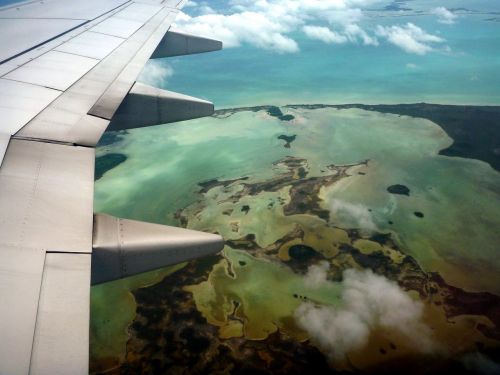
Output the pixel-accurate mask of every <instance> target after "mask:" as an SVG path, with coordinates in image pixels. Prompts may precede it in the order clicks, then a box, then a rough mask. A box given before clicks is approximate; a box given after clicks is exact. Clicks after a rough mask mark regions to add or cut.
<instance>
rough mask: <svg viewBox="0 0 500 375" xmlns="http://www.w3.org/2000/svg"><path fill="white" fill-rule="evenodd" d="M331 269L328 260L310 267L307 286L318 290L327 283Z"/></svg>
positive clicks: (306, 278) (306, 277) (306, 280)
mask: <svg viewBox="0 0 500 375" xmlns="http://www.w3.org/2000/svg"><path fill="white" fill-rule="evenodd" d="M329 269H330V264H329V263H328V262H327V261H326V260H324V261H321V262H319V264H317V265H316V264H313V265H312V266H310V267H309V268H308V269H307V274H306V276H305V283H306V285H307V286H309V287H310V288H317V287H319V286H321V285H322V284H324V283H326V282H327V275H328V270H329Z"/></svg>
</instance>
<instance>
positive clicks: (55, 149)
mask: <svg viewBox="0 0 500 375" xmlns="http://www.w3.org/2000/svg"><path fill="white" fill-rule="evenodd" d="M184 2H185V0H182V1H179V0H163V1H161V0H158V1H155V0H142V1H135V0H133V1H124V0H85V1H69V0H43V1H28V2H24V3H18V4H14V5H11V6H7V7H4V8H0V165H1V166H0V301H1V303H0V375H4V374H5V375H15V374H51V375H54V374H86V373H88V353H89V294H90V284H91V279H92V282H93V283H99V282H105V281H109V280H113V279H116V278H120V277H125V276H129V275H133V274H136V273H139V272H144V271H147V270H151V269H155V268H159V267H162V266H165V265H169V264H173V263H176V262H180V261H183V260H187V259H192V258H195V257H198V256H203V255H206V254H210V253H214V252H217V251H219V250H220V249H221V248H222V245H223V241H222V239H221V238H220V236H217V235H214V234H206V233H200V232H193V231H187V230H183V229H180V228H169V227H165V226H161V225H155V224H148V223H141V222H135V221H131V220H124V219H118V218H113V217H110V216H106V215H100V214H94V213H93V184H94V161H95V152H94V146H95V145H96V143H97V142H98V140H99V138H100V137H101V135H102V134H103V132H104V131H105V130H106V128H107V127H108V125H109V124H110V123H111V124H112V128H113V129H124V128H134V127H141V126H148V125H155V124H161V123H166V122H173V121H179V120H186V119H190V118H195V117H201V116H206V115H210V114H211V113H212V112H213V105H212V103H209V102H206V101H203V100H199V99H197V98H192V97H189V96H186V95H181V94H177V93H172V92H169V91H164V90H161V89H158V88H153V87H149V86H145V85H142V84H137V83H136V82H135V80H136V78H137V76H138V74H139V73H140V71H141V70H142V68H143V66H144V64H145V63H146V62H147V60H148V59H149V58H151V57H153V58H161V57H169V56H176V55H183V54H189V53H197V52H208V51H213V50H217V49H220V48H222V44H221V43H220V42H218V41H214V40H210V39H205V38H199V37H193V36H189V35H185V34H179V33H174V32H169V28H170V25H171V24H172V22H173V20H174V18H175V16H176V15H177V13H178V12H179V9H180V8H181V7H182V5H183V3H184Z"/></svg>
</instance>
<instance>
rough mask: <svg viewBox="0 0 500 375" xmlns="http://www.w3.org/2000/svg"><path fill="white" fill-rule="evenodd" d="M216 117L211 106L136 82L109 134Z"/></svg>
mask: <svg viewBox="0 0 500 375" xmlns="http://www.w3.org/2000/svg"><path fill="white" fill-rule="evenodd" d="M213 113H214V105H213V104H212V103H211V102H208V101H206V100H203V99H198V98H195V97H192V96H188V95H184V94H179V93H176V92H173V91H167V90H163V89H159V88H157V87H152V86H148V85H145V84H142V83H139V82H136V83H135V84H134V86H133V87H132V89H131V90H130V91H129V93H128V94H127V96H126V97H125V99H123V101H122V103H121V104H120V107H118V110H117V111H116V113H115V115H114V116H113V119H112V120H111V123H110V124H109V127H108V129H107V130H122V129H133V128H142V127H146V126H152V125H160V124H167V123H171V122H177V121H184V120H191V119H194V118H199V117H205V116H211V115H212V114H213Z"/></svg>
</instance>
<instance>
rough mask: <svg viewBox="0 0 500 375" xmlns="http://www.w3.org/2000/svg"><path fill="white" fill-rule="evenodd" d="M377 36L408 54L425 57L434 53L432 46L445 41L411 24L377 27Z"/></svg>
mask: <svg viewBox="0 0 500 375" xmlns="http://www.w3.org/2000/svg"><path fill="white" fill-rule="evenodd" d="M377 35H378V36H380V37H384V38H386V39H387V41H388V42H389V43H392V44H394V45H395V46H398V47H399V48H401V49H402V50H404V51H406V52H408V53H414V54H417V55H425V54H426V53H427V52H430V51H433V50H434V47H433V46H432V44H436V43H438V44H439V43H443V42H444V41H445V40H444V39H442V38H440V37H438V36H436V35H432V34H428V33H426V32H425V31H424V30H422V29H421V28H420V27H418V26H415V25H414V24H413V23H411V22H409V23H407V24H406V25H404V26H380V25H379V26H377Z"/></svg>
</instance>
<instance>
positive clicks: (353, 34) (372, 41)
mask: <svg viewBox="0 0 500 375" xmlns="http://www.w3.org/2000/svg"><path fill="white" fill-rule="evenodd" d="M345 35H346V36H347V38H348V39H349V40H350V41H351V42H355V41H358V39H359V40H361V42H362V43H363V44H364V45H366V46H378V40H377V38H375V37H371V36H369V35H368V34H367V33H366V31H364V30H363V29H362V28H361V27H359V25H356V24H350V25H347V26H346V28H345Z"/></svg>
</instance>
